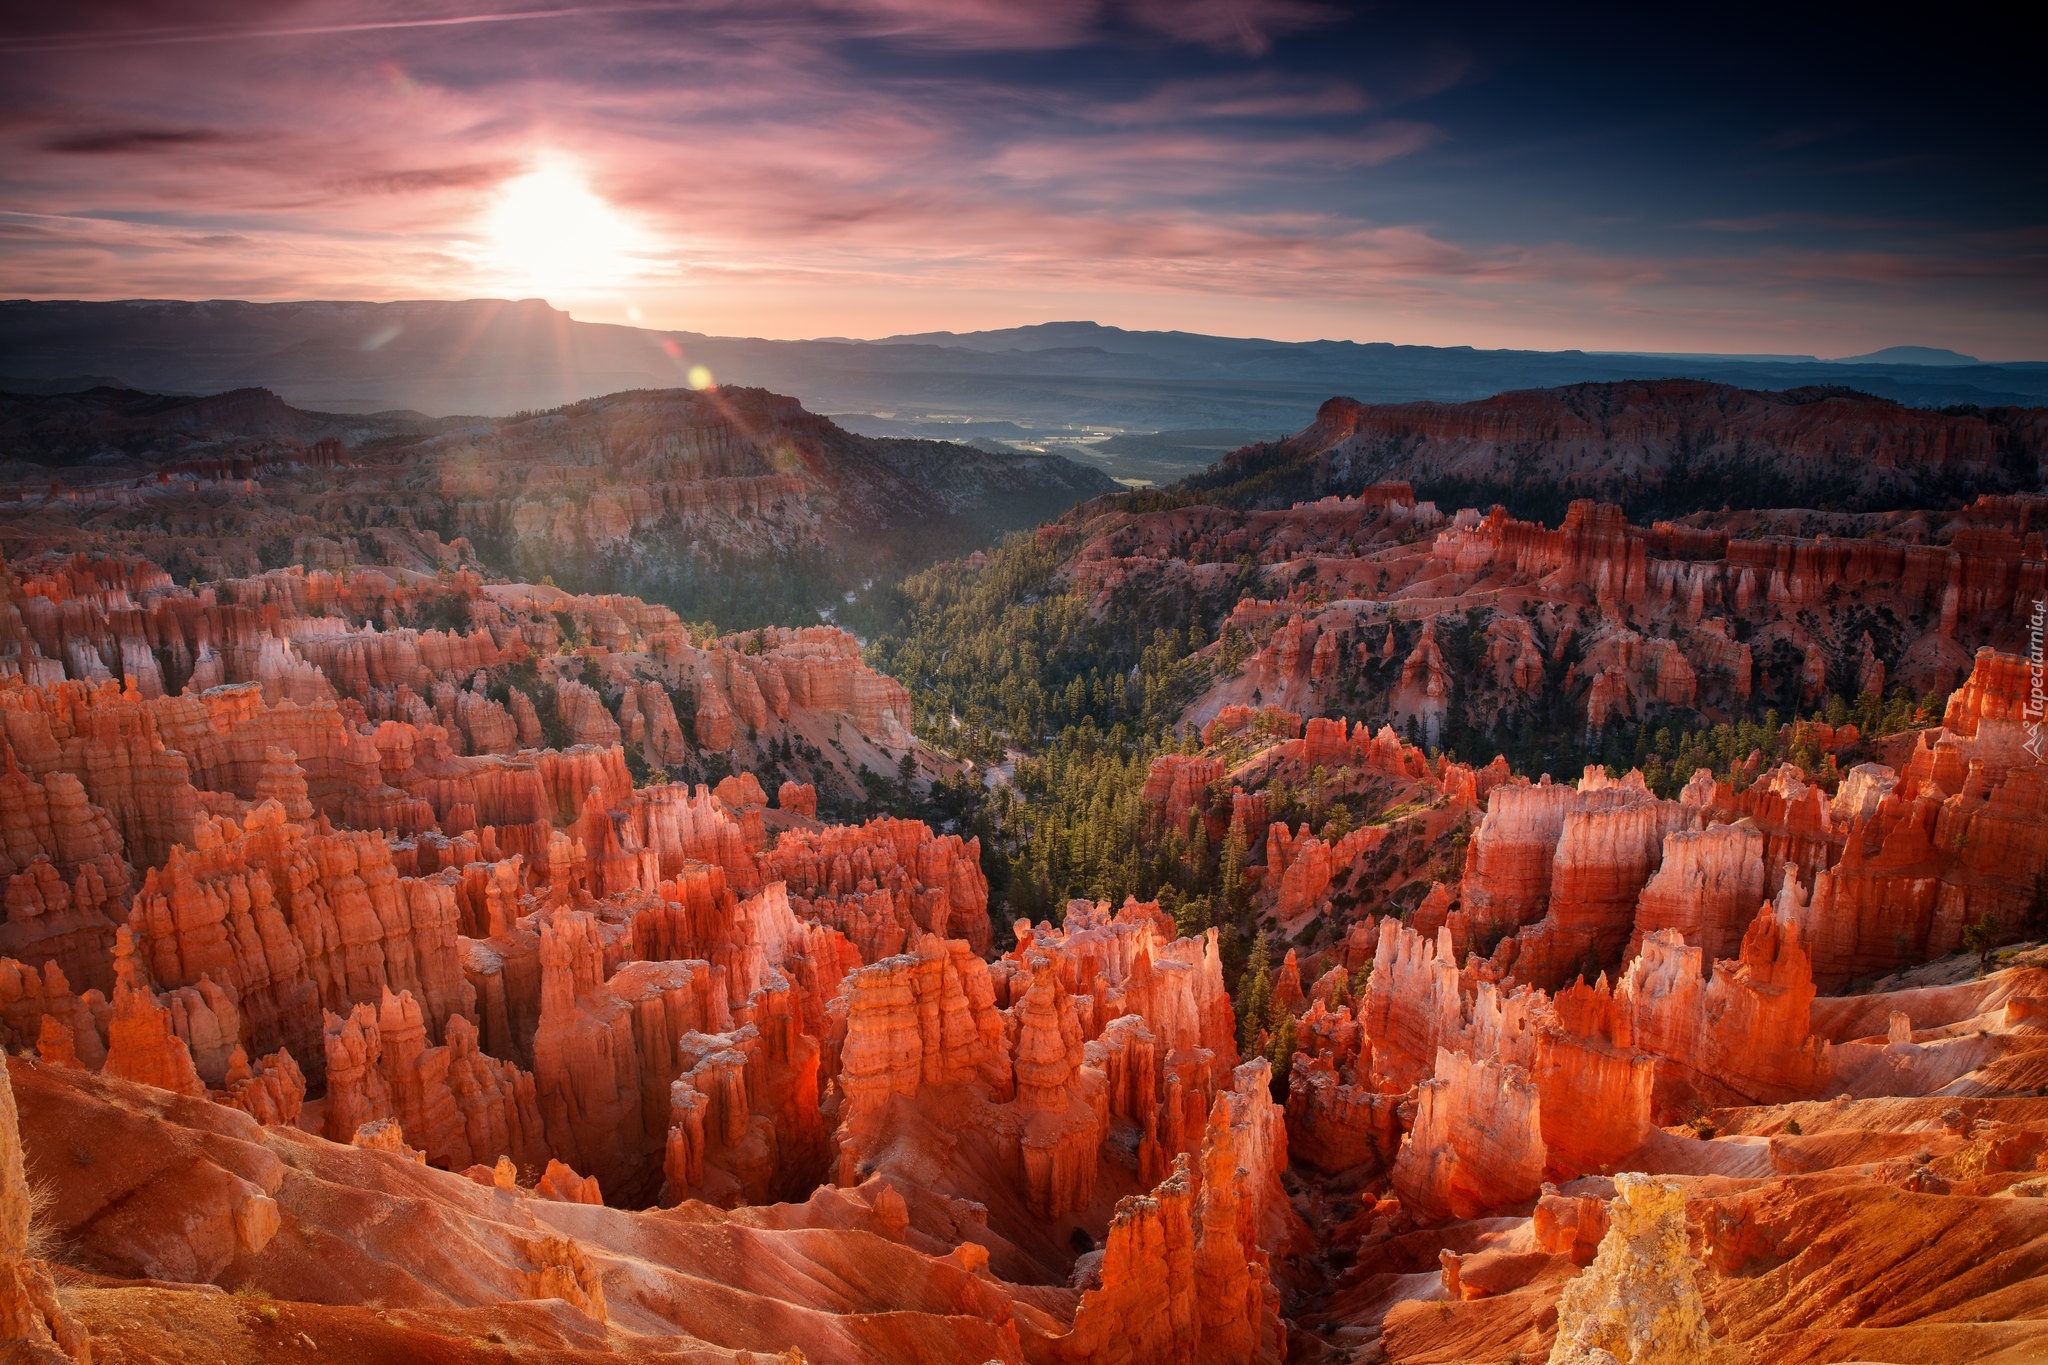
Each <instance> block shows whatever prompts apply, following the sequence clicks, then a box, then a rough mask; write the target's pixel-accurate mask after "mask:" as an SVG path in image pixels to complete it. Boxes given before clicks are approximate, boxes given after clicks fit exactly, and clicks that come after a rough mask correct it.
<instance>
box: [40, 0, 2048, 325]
mask: <svg viewBox="0 0 2048 1365" xmlns="http://www.w3.org/2000/svg"><path fill="white" fill-rule="evenodd" d="M1660 8H1661V9H1663V10H1665V11H1668V12H1658V11H1659V9H1660ZM1541 9H1549V10H1550V12H1547V13H1539V12H1538V11H1539V10H1541ZM1936 14H1937V11H1935V10H1932V9H1923V10H1921V11H1919V12H1918V15H1917V16H1916V17H1910V18H1908V17H1904V16H1898V17H1894V16H1888V15H1887V14H1885V13H1883V12H1880V11H1878V10H1876V9H1873V8H1870V7H1863V8H1857V9H1852V8H1848V7H1814V6H1799V5H1787V4H1779V5H1776V6H1771V7H1753V8H1749V7H1740V6H1736V7H1730V6H1716V7H1701V6H1685V7H1649V6H1637V7H1634V8H1632V9H1612V10H1608V9H1601V8H1592V7H1578V8H1575V9H1572V10H1571V11H1570V12H1566V11H1564V10H1563V9H1561V8H1558V7H1536V6H1528V5H1488V4H1446V3H1438V4H1432V5H1427V6H1421V5H1394V4H1383V5H1372V6H1367V5H1342V4H1335V3H1328V2H1327V0H1030V2H1029V3H1008V2H1007V0H732V2H730V3H721V2H720V0H681V2H680V3H663V2H662V0H616V2H615V3H597V4H574V3H568V2H567V0H555V2H554V3H539V4H532V3H529V4H514V3H511V0H504V3H501V4H497V5H493V4H491V3H489V0H483V2H482V3H468V4H465V3H460V2H459V0H424V3H420V2H415V3H405V4H401V3H397V0H264V3H260V4H249V3H239V2H236V0H87V2H86V3H78V4H71V5H44V6H27V5H14V6H5V7H0V296H7V297H30V298H136V297H152V298H248V299H292V298H358V299H396V298H471V297H534V296H538V297H545V298H547V299H548V300H549V301H550V302H551V303H554V304H556V305H557V306H559V307H565V308H568V309H569V310H570V311H571V312H572V313H573V314H574V315H575V316H576V317H578V318H582V319H586V320H593V321H615V322H634V323H639V324H642V325H646V326H657V327H665V328H683V329H689V330H695V331H702V332H710V333H714V334H719V335H749V336H770V337H818V336H860V337H879V336H886V335H891V334H896V333H903V332H918V331H930V330H953V331H968V330H975V329H980V328H988V327H1006V326H1016V325H1020V324H1025V323H1032V322H1045V321H1053V320H1063V319H1082V318H1085V319H1092V320H1095V321H1099V322H1103V323H1108V324H1113V325H1118V326H1124V327H1132V328H1147V329H1170V328H1178V329H1184V330H1189V331H1200V332H1209V333H1217V334H1224V335H1238V336H1243V335H1256V336H1267V337H1274V338H1279V339H1284V340H1306V339H1312V338H1318V337H1330V338H1348V339H1351V340H1358V341H1394V342H1408V343H1424V344H1431V345H1471V346H1478V347H1488V348H1491V347H1532V348H1540V349H1563V348H1569V347H1579V348H1584V349H1589V350H1654V351H1718V352H1745V353H1787V354H1815V355H1821V356H1842V355H1850V354H1857V353H1861V352H1865V351H1869V350H1873V349H1876V348H1878V347H1882V346H1890V345H1901V344H1912V345H1926V346H1942V347H1949V348H1952V349H1955V350H1959V351H1963V352H1965V353H1968V354H1972V355H1976V356H1980V357H1982V358H1985V359H1992V360H2013V359H2048V157H2044V156H2043V154H2042V150H2041V146H2040V138H2039V134H2040V126H2041V121H2040V117H2039V113H2038V109H2037V107H2035V95H2034V93H2033V92H2034V91H2035V90H2036V89H2037V86H2038V81H2037V75H2036V73H2035V72H2034V71H2032V70H2031V69H2030V67H2029V57H2028V53H2029V51H2030V47H2029V44H2028V43H2026V42H2025V41H2024V40H2022V38H2021V37H2020V35H2018V34H2017V33H2015V32H2012V31H2011V30H2010V29H2009V28H2008V27H2007V26H2008V25H2010V24H2011V23H2012V22H2013V21H2012V20H2009V19H2006V18H2003V17H2002V16H2001V15H2000V13H1999V12H1997V11H1994V10H1992V9H1990V8H1988V7H1985V8H1981V9H1974V10H1972V9H1965V10H1962V11H1959V12H1950V11H1949V10H1943V11H1940V12H1939V17H1938V18H1936V17H1935V16H1936Z"/></svg>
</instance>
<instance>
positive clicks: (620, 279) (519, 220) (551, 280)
mask: <svg viewBox="0 0 2048 1365" xmlns="http://www.w3.org/2000/svg"><path fill="white" fill-rule="evenodd" d="M483 229H484V230H483V237H484V250H483V254H482V264H483V266H484V268H485V270H486V272H487V273H489V274H490V275H491V276H492V277H493V280H494V282H496V283H498V284H500V285H503V286H506V287H509V288H511V289H514V290H516V291H517V292H520V293H523V294H537V295H539V296H541V297H543V298H547V299H549V300H551V301H552V300H559V299H561V298H565V297H576V296H581V295H589V294H603V293H610V292H615V291H617V290H618V289H621V288H623V287H625V286H627V285H629V284H631V283H632V282H633V281H634V280H635V279H636V278H637V277H638V276H639V275H640V274H641V273H642V271H643V269H644V262H643V259H642V255H641V253H644V252H645V250H646V249H647V247H648V241H647V239H646V236H645V234H644V233H643V232H642V231H641V229H640V228H639V227H638V225H636V224H635V223H634V222H633V221H632V220H631V219H630V218H628V217H627V216H626V215H625V214H623V213H621V212H620V211H619V210H618V209H617V208H615V207H614V206H613V205H611V204H609V203H607V202H605V200H604V199H603V198H602V197H600V196H599V195H598V194H596V193H595V192H594V191H592V189H591V188H590V186H589V184H588V182H587V181H586V180H585V178H584V176H583V173H582V172H581V171H580V170H579V169H578V168H577V167H576V166H575V165H574V164H572V163H570V162H567V161H561V160H550V161H547V162H544V163H542V164H541V165H539V166H537V167H536V168H535V169H533V170H531V171H528V172H527V173H526V174H524V175H521V176H518V177H517V178H515V179H512V180H508V181H506V182H505V183H504V184H502V185H500V186H499V187H498V193H497V197H496V199H495V201H494V202H493V203H492V205H491V208H490V210H489V212H488V213H487V214H486V216H485V219H484V224H483Z"/></svg>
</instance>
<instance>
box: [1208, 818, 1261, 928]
mask: <svg viewBox="0 0 2048 1365" xmlns="http://www.w3.org/2000/svg"><path fill="white" fill-rule="evenodd" d="M1248 853H1249V850H1248V849H1247V847H1246V840H1245V831H1244V822H1243V821H1241V820H1233V821H1231V822H1230V833H1229V834H1227V835H1225V836H1224V838H1223V863H1222V866H1221V867H1220V868H1219V869H1218V870H1217V879H1218V890H1220V891H1221V892H1222V894H1223V904H1224V907H1225V908H1226V909H1227V910H1229V912H1230V913H1232V914H1240V915H1241V914H1243V913H1244V911H1245V909H1246V907H1247V906H1249V905H1250V903H1251V891H1250V888H1249V887H1248V886H1247V885H1246V884H1245V877H1244V865H1245V860H1246V858H1247V856H1248ZM1263 950H1264V943H1263V941H1261V944H1260V951H1263Z"/></svg>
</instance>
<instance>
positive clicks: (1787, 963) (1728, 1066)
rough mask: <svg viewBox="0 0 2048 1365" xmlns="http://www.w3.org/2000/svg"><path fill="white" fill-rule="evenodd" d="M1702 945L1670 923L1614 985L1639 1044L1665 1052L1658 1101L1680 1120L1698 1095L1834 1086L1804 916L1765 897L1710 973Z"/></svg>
mask: <svg viewBox="0 0 2048 1365" xmlns="http://www.w3.org/2000/svg"><path fill="white" fill-rule="evenodd" d="M1699 957H1700V951H1699V949H1697V948H1692V947H1689V946H1687V945H1686V943H1685V942H1684V941H1683V940H1682V939H1681V938H1680V937H1679V936H1678V935H1677V934H1676V933H1675V932H1673V931H1671V930H1668V929H1665V930H1659V931H1658V932H1656V933H1653V934H1651V935H1649V936H1648V937H1647V938H1645V939H1644V940H1643V952H1642V955H1641V956H1639V957H1638V958H1636V960H1635V961H1634V962H1632V963H1630V964H1629V968H1628V971H1627V973H1626V974H1625V975H1624V976H1623V977H1622V980H1621V983H1620V985H1619V987H1618V988H1617V990H1616V992H1615V996H1616V1001H1617V1005H1618V1007H1619V1009H1620V1011H1621V1012H1622V1013H1623V1014H1625V1015H1626V1016H1627V1018H1628V1023H1629V1028H1630V1030H1631V1031H1632V1033H1633V1035H1634V1043H1635V1046H1637V1047H1639V1048H1642V1049H1643V1050H1645V1051H1647V1052H1652V1053H1655V1054H1656V1055H1657V1058H1658V1062H1657V1081H1656V1092H1655V1101H1654V1109H1655V1113H1656V1117H1657V1119H1658V1121H1660V1122H1674V1121H1676V1120H1677V1119H1679V1118H1682V1117H1684V1116H1685V1115H1686V1114H1687V1113H1689V1112H1691V1106H1693V1105H1694V1104H1700V1103H1703V1104H1706V1105H1709V1106H1717V1105H1723V1104H1782V1103H1785V1102H1787V1101H1789V1100H1794V1099H1803V1098H1809V1097H1811V1096H1813V1095H1816V1094H1819V1093H1821V1092H1822V1091H1823V1090H1824V1089H1825V1088H1826V1086H1827V1085H1828V1081H1829V1076H1830V1073H1831V1070H1832V1067H1831V1063H1830V1060H1829V1053H1828V1045H1827V1044H1826V1043H1825V1042H1824V1041H1823V1040H1821V1039H1820V1038H1818V1037H1815V1036H1813V1035H1812V1031H1811V1030H1812V1007H1813V999H1814V987H1813V974H1812V968H1811V965H1810V963H1809V962H1808V959H1807V956H1806V952H1805V950H1804V949H1803V948H1802V947H1801V945H1800V935H1799V929H1798V926H1797V924H1796V923H1794V922H1791V921H1790V920H1788V919H1786V918H1785V917H1783V916H1782V915H1781V914H1780V913H1779V912H1778V911H1777V910H1776V909H1775V908H1774V907H1773V906H1771V905H1769V904H1766V905H1764V906H1763V908H1762V909H1760V910H1759V911H1758V912H1757V915H1756V918H1755V919H1754V920H1752V921H1751V923H1750V926H1749V929H1748V931H1747V932H1746V933H1744V934H1743V937H1742V947H1741V955H1740V956H1739V957H1738V958H1735V959H1732V960H1731V959H1725V958H1724V959H1722V960H1720V961H1718V962H1716V963H1715V964H1714V970H1713V975H1712V977H1711V978H1710V979H1708V980H1706V981H1704V982H1702V981H1701V979H1700V967H1699Z"/></svg>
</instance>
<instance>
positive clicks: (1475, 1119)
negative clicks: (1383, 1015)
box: [1393, 1049, 1548, 1220]
mask: <svg viewBox="0 0 2048 1365" xmlns="http://www.w3.org/2000/svg"><path fill="white" fill-rule="evenodd" d="M1416 1098H1417V1104H1416V1111H1415V1124H1414V1126H1413V1127H1412V1128H1411V1129H1409V1132H1408V1137H1407V1139H1406V1141H1404V1142H1403V1143H1402V1145H1401V1152H1400V1155H1399V1156H1398V1157H1396V1158H1395V1160H1394V1172H1393V1181H1394V1190H1395V1192H1396V1193H1397V1194H1398V1195H1399V1196H1400V1198H1401V1202H1403V1203H1404V1204H1406V1205H1408V1206H1409V1207H1410V1208H1411V1209H1414V1210H1415V1211H1416V1213H1417V1214H1418V1215H1420V1216H1421V1217H1423V1218H1426V1219H1431V1220H1440V1219H1445V1218H1478V1217H1481V1216H1483V1215H1485V1214H1487V1213H1490V1212H1493V1211H1494V1210H1496V1209H1503V1208H1510V1207H1513V1206H1515V1205H1517V1204H1521V1203H1524V1202H1527V1201H1529V1200H1532V1199H1534V1198H1535V1197H1536V1194H1537V1192H1538V1190H1539V1189H1540V1188H1541V1187H1542V1184H1543V1167H1544V1163H1545V1161H1546V1159H1547V1156H1548V1152H1547V1149H1546V1148H1545V1146H1544V1142H1543V1123H1542V1104H1541V1102H1540V1100H1539V1099H1538V1095H1537V1088H1536V1084H1535V1082H1534V1081H1532V1080H1531V1079H1530V1077H1529V1074H1528V1072H1527V1071H1525V1070H1524V1069H1523V1068H1521V1067H1519V1066H1515V1065H1513V1064H1511V1063H1507V1062H1499V1061H1491V1060H1484V1059H1480V1060H1475V1059H1474V1058H1472V1057H1469V1056H1467V1055H1466V1054H1464V1053H1462V1052H1452V1051H1449V1050H1447V1049H1439V1050H1438V1052H1437V1056H1436V1066H1435V1074H1434V1075H1433V1076H1432V1077H1431V1078H1430V1079H1428V1080H1425V1081H1423V1082H1421V1083H1420V1084H1419V1086H1418V1087H1417V1096H1416Z"/></svg>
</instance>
